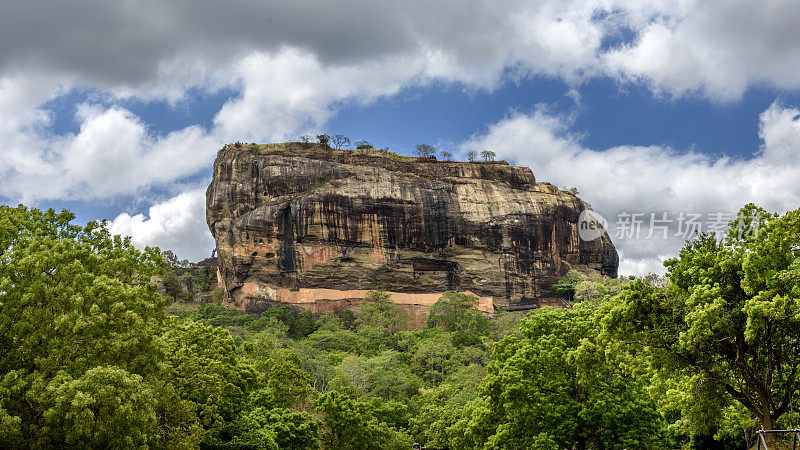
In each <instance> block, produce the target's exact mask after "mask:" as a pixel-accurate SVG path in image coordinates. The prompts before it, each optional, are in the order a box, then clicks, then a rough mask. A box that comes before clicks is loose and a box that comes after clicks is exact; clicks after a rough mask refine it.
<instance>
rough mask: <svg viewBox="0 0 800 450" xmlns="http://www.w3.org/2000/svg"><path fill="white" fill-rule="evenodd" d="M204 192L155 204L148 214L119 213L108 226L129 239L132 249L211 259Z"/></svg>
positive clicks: (196, 190)
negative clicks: (148, 249)
mask: <svg viewBox="0 0 800 450" xmlns="http://www.w3.org/2000/svg"><path fill="white" fill-rule="evenodd" d="M205 207H206V202H205V190H204V189H195V190H190V191H187V192H184V193H181V194H179V195H177V196H175V197H172V198H170V199H168V200H166V201H164V202H162V203H159V204H157V205H154V206H152V207H151V208H150V210H149V211H148V215H147V216H144V215H143V214H136V215H134V216H131V215H129V214H127V213H122V214H120V215H119V216H117V217H116V218H115V219H114V220H113V221H112V222H111V224H110V225H109V229H110V230H111V232H112V233H114V234H121V235H123V236H131V237H132V242H133V244H134V245H135V246H137V247H139V248H142V247H145V246H158V247H160V248H161V249H163V250H172V251H174V252H175V254H177V255H178V257H180V258H182V259H189V260H190V261H200V260H202V259H204V258H208V257H209V256H211V249H212V248H214V240H213V238H212V237H211V233H210V232H209V231H208V225H206V222H205Z"/></svg>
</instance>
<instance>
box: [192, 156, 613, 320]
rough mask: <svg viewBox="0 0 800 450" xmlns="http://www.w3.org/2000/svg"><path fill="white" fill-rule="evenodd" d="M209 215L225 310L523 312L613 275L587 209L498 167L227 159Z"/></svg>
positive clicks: (527, 174)
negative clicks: (572, 276) (438, 305)
mask: <svg viewBox="0 0 800 450" xmlns="http://www.w3.org/2000/svg"><path fill="white" fill-rule="evenodd" d="M206 205H207V206H206V208H207V210H206V218H207V221H208V225H209V228H210V229H211V233H212V234H213V235H214V238H215V239H216V243H217V251H218V258H219V261H220V267H221V268H220V271H221V275H222V278H223V279H224V283H225V285H226V287H227V289H228V290H229V291H230V298H229V302H230V303H231V305H235V306H236V307H238V308H239V309H241V310H243V311H248V312H250V311H252V312H255V311H260V310H263V309H264V308H266V307H267V306H269V305H272V304H280V303H290V304H294V305H296V306H298V307H303V308H306V309H310V310H312V311H316V312H321V311H326V310H340V309H344V308H349V307H351V306H352V305H353V304H354V303H355V302H357V301H358V300H359V299H360V298H363V296H364V295H365V293H366V292H367V290H369V289H374V288H382V289H385V290H387V291H389V292H391V293H392V298H393V300H394V301H395V302H397V303H400V304H401V305H405V306H406V307H407V308H408V309H409V311H410V312H412V313H415V314H416V313H417V312H419V311H420V310H426V308H427V306H430V305H431V304H432V303H433V302H435V301H436V299H438V297H439V296H440V295H441V293H442V292H444V291H448V290H453V291H461V292H471V293H474V294H475V295H477V296H478V297H479V298H480V308H481V309H482V310H485V311H487V312H491V311H493V309H494V308H497V307H503V308H507V309H525V308H530V307H536V306H540V305H544V304H558V303H559V302H558V300H556V299H555V295H554V293H553V291H552V285H553V284H554V283H555V282H556V281H557V280H558V278H559V276H561V275H563V274H565V273H566V272H567V271H568V270H569V269H570V268H575V269H578V270H584V271H599V272H601V273H603V274H605V275H608V276H614V277H615V276H616V275H617V265H618V258H617V253H616V251H615V249H614V246H613V245H612V243H611V241H610V240H609V239H608V236H607V235H603V236H602V237H600V238H597V239H595V240H593V241H590V242H586V241H583V240H581V239H580V238H579V235H578V216H579V214H580V212H581V211H582V210H583V209H584V204H583V202H581V200H580V199H579V198H577V197H575V196H574V195H572V194H570V193H567V192H564V191H560V190H558V189H557V188H556V187H555V186H552V185H550V184H548V183H537V182H536V179H535V178H534V175H533V173H532V172H531V170H530V169H528V168H526V167H514V166H510V165H508V164H506V163H504V162H490V163H465V162H449V161H448V162H444V161H436V160H428V159H424V160H423V159H418V158H409V157H405V156H400V155H396V154H394V153H390V152H386V151H382V150H372V149H369V150H354V151H349V150H341V151H338V150H330V149H326V148H322V147H321V146H318V145H309V144H306V145H305V146H304V145H302V144H268V145H262V146H256V145H250V146H242V147H240V148H237V147H234V146H228V147H226V148H225V149H223V150H221V151H220V153H219V154H218V156H217V159H216V161H215V162H214V177H213V180H212V182H211V185H210V186H209V187H208V190H207V192H206ZM423 312H424V311H423ZM416 315H417V316H419V314H416ZM422 315H423V316H424V313H423V314H422Z"/></svg>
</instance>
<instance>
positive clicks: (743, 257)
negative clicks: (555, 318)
mask: <svg viewBox="0 0 800 450" xmlns="http://www.w3.org/2000/svg"><path fill="white" fill-rule="evenodd" d="M665 265H666V266H667V276H668V278H669V281H670V284H669V285H668V286H664V285H659V284H654V283H648V282H646V281H644V280H637V281H635V282H633V283H631V284H630V285H628V286H627V287H625V288H623V289H622V292H621V293H620V295H618V296H617V297H615V298H614V299H613V300H612V301H611V302H610V303H609V305H608V306H607V308H608V312H607V314H606V317H605V319H604V320H605V329H606V330H607V332H608V333H609V334H611V335H613V336H616V337H617V338H618V339H619V340H621V341H623V342H628V343H631V344H633V345H638V346H643V347H647V348H649V349H652V350H653V351H654V352H655V355H657V356H658V358H657V359H656V362H657V363H659V365H660V367H661V368H662V369H664V370H665V371H673V372H677V373H682V374H687V375H692V376H700V377H702V378H703V379H705V380H709V381H711V382H713V383H716V384H717V385H718V386H720V387H721V388H722V389H723V390H724V391H725V392H726V393H727V395H729V396H730V397H731V398H732V399H734V400H736V401H737V402H739V403H740V404H741V405H743V406H744V407H745V408H747V410H748V411H750V413H751V414H752V415H753V417H754V418H756V419H757V420H758V421H759V422H760V423H761V426H762V427H763V428H764V429H772V428H775V426H776V421H778V420H779V418H780V417H781V416H782V415H783V414H784V413H786V412H787V410H788V409H789V407H790V405H791V403H792V396H793V395H794V393H795V392H796V391H797V390H798V388H800V385H798V375H799V374H800V373H799V371H798V369H799V368H800V210H795V211H791V212H788V213H786V214H785V215H783V216H782V217H779V216H777V215H774V214H768V213H767V212H766V211H764V210H763V209H761V208H758V207H756V206H754V205H747V206H745V207H744V208H742V210H741V211H740V212H739V214H738V216H737V218H736V219H735V220H734V221H732V222H731V223H730V225H729V228H728V233H727V236H726V237H725V238H721V239H720V238H717V237H716V236H714V235H702V236H699V237H698V238H697V239H695V240H693V241H691V242H688V243H687V244H686V245H685V246H684V248H683V249H682V250H681V251H680V254H679V256H678V258H675V259H672V260H669V261H667V262H666V263H665Z"/></svg>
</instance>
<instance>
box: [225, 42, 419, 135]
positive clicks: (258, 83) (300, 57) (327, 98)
mask: <svg viewBox="0 0 800 450" xmlns="http://www.w3.org/2000/svg"><path fill="white" fill-rule="evenodd" d="M422 65H423V62H422V61H420V60H419V59H414V60H396V59H390V60H382V61H376V62H374V63H368V64H360V65H353V66H347V65H341V66H332V67H325V66H324V65H323V64H322V63H321V62H320V61H319V59H318V58H317V57H316V56H314V55H312V54H309V53H308V52H303V51H299V50H296V49H283V50H282V51H280V52H279V53H276V54H264V53H254V54H251V55H249V56H247V57H246V58H244V59H243V60H242V61H241V62H240V63H239V64H237V65H236V67H235V71H232V73H231V74H230V77H231V78H233V79H236V80H238V81H237V84H238V85H240V86H241V95H240V97H239V98H236V99H232V100H230V101H229V102H227V103H226V104H225V105H223V107H222V109H220V111H219V113H218V114H217V115H216V117H215V118H214V126H215V129H214V131H213V133H214V134H216V135H217V136H220V137H221V138H220V140H223V141H233V140H241V141H248V142H249V141H258V142H261V141H264V140H267V141H281V140H286V139H296V138H297V136H298V135H299V134H303V133H306V132H313V131H316V130H318V129H319V127H321V126H322V125H323V124H324V123H325V122H326V121H327V120H328V119H329V118H330V116H331V115H332V114H333V112H334V111H333V107H332V104H333V103H335V102H338V101H341V100H344V99H351V100H356V101H360V102H369V101H372V100H374V99H375V98H377V97H379V96H383V95H392V94H395V93H396V92H397V91H398V90H399V89H400V87H401V86H402V85H403V83H404V82H406V81H407V80H408V79H410V78H411V77H412V76H413V75H414V74H416V73H418V72H419V70H420V68H421V67H422Z"/></svg>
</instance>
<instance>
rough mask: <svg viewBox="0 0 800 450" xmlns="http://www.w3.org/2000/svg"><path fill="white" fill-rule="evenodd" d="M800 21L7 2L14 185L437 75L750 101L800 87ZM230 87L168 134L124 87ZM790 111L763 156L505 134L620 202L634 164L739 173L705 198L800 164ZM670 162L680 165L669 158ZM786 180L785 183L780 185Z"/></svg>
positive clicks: (22, 188)
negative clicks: (64, 112) (748, 97)
mask: <svg viewBox="0 0 800 450" xmlns="http://www.w3.org/2000/svg"><path fill="white" fill-rule="evenodd" d="M799 22H800V4H798V3H797V2H795V1H792V0H763V1H759V2H755V1H726V2H704V1H699V0H697V1H693V0H664V1H660V2H630V1H626V0H589V1H585V0H570V1H563V0H533V1H531V0H509V1H505V2H503V4H502V6H498V3H497V2H496V1H494V0H439V1H434V2H431V1H428V0H408V1H404V2H396V1H388V0H387V1H375V0H355V1H350V2H319V1H308V0H275V1H270V2H254V1H250V0H230V1H227V2H224V3H216V4H215V3H213V2H212V3H209V2H206V3H203V4H202V5H198V4H197V3H196V2H193V1H190V0H142V1H137V2H128V1H121V2H108V1H101V0H86V1H81V2H60V1H53V0H6V1H4V2H3V5H2V14H0V141H2V143H3V145H2V148H0V196H3V197H5V198H6V199H11V200H12V201H16V200H23V201H34V202H35V201H37V200H46V199H49V200H62V199H70V200H96V199H109V198H114V197H115V196H118V195H129V194H131V193H142V192H145V193H146V192H147V191H148V190H150V189H153V188H156V189H159V188H163V187H165V186H171V185H173V184H174V183H175V182H176V181H180V180H182V179H185V178H187V177H192V176H197V174H198V173H201V172H202V171H204V170H208V167H209V166H210V163H211V160H212V158H213V156H214V151H215V150H216V149H217V148H219V147H220V146H221V145H222V144H224V143H226V142H230V141H235V140H241V141H261V140H281V139H286V138H287V137H291V136H297V135H299V134H303V133H311V132H314V131H316V130H319V129H321V128H322V127H323V126H324V125H325V123H326V121H327V120H328V119H330V118H331V117H332V115H333V114H335V111H336V106H337V105H338V104H341V102H342V101H343V100H347V101H354V102H356V103H369V102H372V101H374V100H375V99H378V98H381V97H384V96H392V95H394V94H396V93H398V92H399V91H400V90H401V89H402V88H403V87H406V86H412V85H419V84H424V83H428V82H430V81H433V80H438V81H444V82H445V83H462V84H463V85H466V86H468V87H470V88H475V89H489V90H491V89H492V88H494V87H495V86H496V85H497V83H498V82H499V81H501V80H503V79H504V77H509V76H511V77H526V76H532V75H542V76H547V77H554V78H558V79H561V80H564V81H566V82H567V83H569V84H571V85H572V87H576V88H577V87H580V84H581V83H582V82H584V81H586V80H587V79H590V78H593V77H610V78H612V79H616V80H619V81H620V82H621V83H628V82H631V83H645V84H647V85H648V86H650V88H651V89H652V91H653V92H655V93H657V94H664V95H667V96H684V95H701V96H705V97H707V98H709V99H712V100H713V101H722V102H725V101H735V100H736V99H738V98H739V97H741V95H742V94H743V93H744V92H745V91H746V89H747V88H748V87H749V86H751V85H753V84H754V83H759V84H766V85H768V86H773V87H777V88H788V89H794V88H798V87H800V71H797V70H795V69H796V67H798V66H800V40H798V39H796V31H795V30H796V24H797V23H799ZM76 89H89V90H91V91H93V92H98V93H99V95H100V96H101V98H102V100H103V101H100V102H94V103H92V102H90V103H87V104H86V105H83V106H81V107H80V108H78V110H77V111H76V113H75V121H76V122H77V123H78V124H79V125H80V127H79V131H77V132H75V133H73V134H68V135H53V134H52V132H51V131H50V130H51V128H50V125H51V120H52V112H51V111H48V110H47V109H46V106H44V105H46V104H47V102H48V100H52V99H54V98H58V97H60V96H62V95H64V94H68V93H70V92H75V90H76ZM221 89H225V90H231V91H233V92H234V93H235V94H234V96H233V98H232V99H230V100H229V101H228V102H226V103H225V104H224V105H223V106H222V107H221V109H220V110H219V111H217V112H216V114H215V117H214V118H213V120H212V121H211V125H210V126H208V127H201V126H196V125H190V126H188V127H185V128H183V129H177V130H172V131H171V132H168V133H165V134H155V133H153V132H152V131H151V129H150V127H149V124H148V123H146V122H145V121H144V120H143V119H142V118H140V117H137V116H136V115H135V114H133V113H131V112H130V110H128V109H126V108H125V107H124V106H122V105H124V103H123V102H122V101H123V100H136V101H144V102H147V101H167V102H169V103H171V104H178V102H180V101H181V100H182V99H183V98H185V96H186V95H187V93H188V92H218V91H219V90H221ZM572 92H577V90H574V89H573V90H572ZM791 112H792V111H791V110H790V109H788V108H781V107H779V106H775V107H774V108H771V109H770V111H767V112H766V113H765V114H764V116H763V117H762V122H763V123H762V128H761V130H762V139H763V141H764V148H763V149H762V151H761V153H760V154H759V156H757V157H756V158H755V159H753V160H748V161H728V160H715V159H709V158H707V157H705V156H703V155H701V154H692V153H688V154H687V153H678V152H675V151H671V150H669V149H663V148H657V147H653V148H640V147H618V148H613V149H607V150H605V151H603V152H602V154H601V153H600V152H598V151H595V150H588V149H584V148H583V147H582V146H581V145H580V143H579V141H578V140H577V139H576V138H575V137H574V136H571V135H569V133H567V129H566V128H564V126H565V125H564V124H563V123H560V124H559V123H551V122H552V121H554V120H555V121H557V122H563V120H561V119H560V118H553V117H550V116H547V114H546V113H544V112H539V113H535V114H533V115H530V116H520V117H516V118H512V119H509V120H508V121H505V122H503V123H500V124H497V125H495V127H493V128H492V133H490V135H494V134H498V133H503V132H506V133H511V132H512V131H513V130H511V127H514V126H520V127H523V128H522V129H520V130H517V134H520V133H523V134H524V133H529V134H530V136H529V137H530V138H531V139H540V140H541V141H540V147H539V153H540V155H539V156H537V157H536V160H532V162H536V163H537V164H549V166H550V167H552V168H553V171H554V172H553V175H552V176H553V177H558V176H560V175H559V172H558V171H559V170H560V171H568V170H570V169H569V168H568V167H562V168H561V169H557V168H556V165H557V164H558V163H565V164H572V163H575V161H581V164H583V166H581V167H583V168H585V169H586V173H585V177H587V179H588V180H591V182H592V183H594V184H591V183H590V184H587V186H598V185H601V183H602V182H603V180H605V184H603V189H604V192H608V194H607V196H608V197H609V198H611V197H613V198H615V199H617V200H616V201H617V203H614V204H612V205H611V206H614V205H623V202H624V201H627V200H630V201H632V202H636V201H640V197H639V195H638V193H637V192H632V191H635V189H628V188H627V187H626V186H627V185H632V186H635V185H637V184H639V183H641V182H640V181H636V180H634V179H630V180H627V181H625V182H622V183H620V182H616V183H609V182H608V180H612V179H616V180H625V178H622V177H625V176H633V175H632V174H634V173H635V171H634V170H632V169H631V170H629V169H625V168H623V167H618V166H617V164H627V165H628V166H630V167H636V168H637V169H638V170H641V172H639V173H641V174H647V175H652V176H653V177H654V178H653V179H654V180H661V181H659V183H656V185H654V186H653V187H652V188H651V191H652V190H653V189H657V190H658V191H659V195H660V196H661V197H663V199H667V198H671V197H679V198H685V195H686V192H689V191H692V190H694V189H696V188H698V187H699V186H697V182H696V181H695V178H694V177H704V176H706V175H708V177H706V178H710V179H716V180H720V181H725V182H726V187H725V189H724V192H725V194H720V195H716V194H713V193H709V192H705V191H699V192H695V195H696V196H695V197H694V198H693V199H692V202H694V203H693V205H697V206H698V207H699V206H701V205H704V207H705V208H706V209H707V208H710V207H711V206H709V205H712V204H714V203H715V202H718V201H720V199H723V198H725V199H727V198H730V199H742V198H746V197H747V195H749V194H756V193H757V191H758V190H759V189H762V190H763V189H767V187H766V186H761V185H756V184H753V183H752V182H751V181H748V179H747V178H744V177H742V178H738V177H736V175H742V174H743V173H744V171H747V172H748V173H749V174H751V175H752V174H754V173H755V174H763V173H766V172H769V171H772V170H774V171H778V173H779V174H780V173H783V172H785V171H786V167H788V166H791V161H790V160H791V149H792V147H791V145H792V144H791V143H792V142H793V139H796V138H795V137H794V136H795V135H796V132H795V131H793V130H795V129H796V120H795V119H794V118H793V117H789V115H790V114H791ZM533 122H536V123H538V125H534V124H532V123H533ZM526 124H527V125H528V127H527V128H524V127H525V126H526ZM536 127H539V129H535V128H536ZM792 127H795V128H792ZM504 129H506V131H503V130H504ZM487 138H488V136H487ZM547 145H552V146H553V147H548V148H545V146H547ZM545 155H549V159H548V161H550V162H549V163H545V162H544V159H545ZM565 155H573V156H569V157H566V156H565ZM575 155H578V156H580V157H578V156H575ZM520 157H521V155H520ZM521 160H522V158H521ZM610 161H613V162H614V164H612V163H611V162H610ZM777 161H784V162H787V161H788V162H789V163H788V164H779V163H777ZM659 164H663V165H665V166H664V167H666V168H665V169H664V170H660V169H655V168H654V167H656V165H659ZM770 164H772V165H770ZM589 169H592V170H589ZM602 171H606V172H605V173H604V172H602ZM538 172H539V173H541V171H538ZM668 176H669V177H672V179H671V181H670V182H667V181H665V180H666V178H665V177H668ZM637 177H640V178H643V177H641V176H640V175H637ZM587 183H589V181H587ZM573 184H580V183H577V182H573ZM777 186H780V187H781V188H783V189H790V188H791V181H790V180H788V179H786V178H785V177H783V175H779V176H776V178H774V179H773V180H772V187H773V188H776V189H777ZM705 187H710V186H705ZM587 189H588V187H587ZM776 192H780V191H776V190H772V191H771V192H770V194H771V195H770V196H769V198H773V199H780V198H781V194H776ZM604 195H606V194H604ZM599 201H601V202H602V201H603V200H602V199H600V200H599ZM662 201H663V202H667V203H668V201H667V200H662ZM774 202H775V203H776V204H781V205H782V204H783V203H782V200H774ZM634 204H635V205H637V206H638V205H639V204H638V203H634ZM642 207H643V206H642ZM149 220H153V219H152V218H150V219H149ZM143 221H144V222H143V223H149V222H148V219H143ZM132 230H133V229H132ZM136 230H143V228H137V229H136ZM131 232H135V233H144V232H143V231H131ZM629 252H633V250H632V249H631V250H629Z"/></svg>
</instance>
